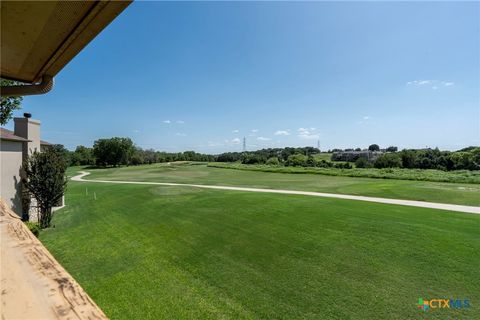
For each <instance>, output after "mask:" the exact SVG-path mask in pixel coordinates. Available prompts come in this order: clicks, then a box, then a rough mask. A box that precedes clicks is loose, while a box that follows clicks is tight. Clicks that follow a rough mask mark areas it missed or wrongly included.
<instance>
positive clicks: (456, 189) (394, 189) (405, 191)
mask: <svg viewBox="0 0 480 320" xmlns="http://www.w3.org/2000/svg"><path fill="white" fill-rule="evenodd" d="M78 170H79V168H70V169H69V172H73V171H78ZM88 171H89V172H91V175H90V176H88V177H87V179H103V180H127V181H154V182H177V183H193V184H211V185H227V186H243V187H253V188H274V189H289V190H304V191H317V192H330V193H340V194H352V195H362V196H372V197H383V198H393V199H407V200H419V201H430V202H439V203H452V204H462V205H473V206H479V205H480V184H461V183H444V182H429V181H410V180H394V179H369V178H356V177H340V176H327V175H320V174H284V173H278V172H262V171H250V170H233V169H223V168H215V167H210V166H207V165H206V164H205V163H196V164H189V163H182V164H170V165H169V164H153V165H143V166H138V167H122V168H109V169H97V170H88Z"/></svg>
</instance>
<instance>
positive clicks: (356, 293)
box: [40, 167, 480, 319]
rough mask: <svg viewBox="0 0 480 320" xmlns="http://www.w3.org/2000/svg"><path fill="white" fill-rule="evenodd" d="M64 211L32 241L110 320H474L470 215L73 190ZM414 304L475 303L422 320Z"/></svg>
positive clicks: (479, 297)
mask: <svg viewBox="0 0 480 320" xmlns="http://www.w3.org/2000/svg"><path fill="white" fill-rule="evenodd" d="M154 168H156V169H154ZM122 170H124V171H125V172H127V173H128V172H132V171H131V170H130V169H121V170H120V171H118V172H117V175H118V176H116V175H108V177H110V178H118V179H120V178H122V179H125V178H126V177H129V176H128V174H122V173H121V172H122ZM151 170H152V173H151V176H150V177H149V178H150V179H153V180H158V179H160V178H159V177H162V175H159V174H158V173H156V172H155V170H157V171H160V172H161V173H163V175H164V176H163V178H164V179H171V178H172V177H174V176H175V175H174V174H173V172H172V173H169V172H170V171H168V170H167V171H163V169H159V168H158V167H152V169H151ZM217 170H222V169H217ZM112 171H116V170H110V172H112ZM180 172H183V173H182V174H183V176H182V175H179V176H182V177H184V178H185V179H186V180H187V181H190V179H192V178H193V177H192V172H189V171H185V172H184V171H180ZM222 172H226V170H222ZM240 173H242V174H244V173H245V172H240ZM168 174H170V176H168ZM235 174H237V172H235ZM197 175H198V176H197V178H198V177H199V176H200V173H197ZM255 175H258V173H255ZM96 176H97V177H99V176H100V173H96ZM212 177H214V175H211V176H210V175H208V174H206V175H205V176H203V178H204V179H206V180H205V181H206V182H207V181H208V179H213V178H212ZM295 177H297V176H295ZM302 177H304V176H302ZM130 178H131V179H133V178H135V179H137V180H144V179H146V177H144V176H140V175H138V176H133V175H132V176H131V177H130ZM327 178H328V177H327ZM246 179H248V178H246ZM265 179H267V178H265V177H261V178H260V182H258V181H257V180H251V183H252V184H255V183H260V184H263V183H264V181H265ZM179 180H181V179H179ZM213 181H215V180H213ZM182 182H183V180H182ZM283 183H285V181H283ZM86 188H88V195H86V192H85V190H86ZM93 193H95V194H96V197H97V200H94V199H93ZM66 203H67V207H66V208H64V209H62V210H61V211H59V212H57V213H56V215H55V217H54V222H53V223H54V224H55V228H51V229H48V230H46V231H43V232H42V234H41V236H40V239H41V241H42V242H43V243H44V244H45V245H46V246H47V247H48V249H49V250H50V251H51V252H52V253H53V255H54V256H55V257H56V258H57V259H58V260H59V261H60V263H62V265H63V266H64V267H65V268H66V269H67V270H68V271H69V272H70V273H71V274H72V275H73V276H74V277H75V279H77V280H78V282H79V283H80V284H81V285H82V286H83V287H84V288H85V289H86V291H87V292H88V293H89V294H90V295H91V297H92V298H93V299H94V300H95V301H96V302H97V303H98V305H99V306H100V307H101V308H102V309H103V310H104V311H105V312H106V314H107V315H108V316H109V317H110V318H112V319H479V318H480V283H479V281H478V279H480V268H479V267H478V266H479V265H480V237H479V230H480V216H478V215H473V214H465V213H457V212H449V211H443V210H433V209H424V208H414V207H404V206H394V205H385V204H376V203H367V202H360V201H349V200H339V199H328V198H315V197H307V196H294V195H277V194H257V193H245V192H233V191H221V190H204V189H195V188H187V187H164V186H143V185H118V184H112V185H110V184H99V183H81V182H70V183H69V186H68V193H67V197H66ZM418 298H425V299H429V298H458V299H470V301H471V304H472V307H471V308H470V309H465V310H451V309H441V310H433V311H429V312H428V313H423V311H421V310H418V309H417V306H416V303H417V301H418Z"/></svg>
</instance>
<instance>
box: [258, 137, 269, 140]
mask: <svg viewBox="0 0 480 320" xmlns="http://www.w3.org/2000/svg"><path fill="white" fill-rule="evenodd" d="M257 140H259V141H269V140H271V139H270V138H267V137H258V138H257Z"/></svg>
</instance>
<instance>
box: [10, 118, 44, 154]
mask: <svg viewBox="0 0 480 320" xmlns="http://www.w3.org/2000/svg"><path fill="white" fill-rule="evenodd" d="M13 121H14V122H15V130H14V131H15V135H16V136H19V137H22V138H25V139H28V140H30V141H29V142H27V143H25V144H24V148H25V150H24V155H25V156H26V155H30V154H32V153H33V152H35V151H38V152H40V151H41V150H40V121H38V120H33V119H27V118H14V119H13Z"/></svg>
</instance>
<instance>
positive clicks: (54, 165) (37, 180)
mask: <svg viewBox="0 0 480 320" xmlns="http://www.w3.org/2000/svg"><path fill="white" fill-rule="evenodd" d="M66 168H67V163H66V162H65V158H64V157H63V156H62V154H61V153H59V151H58V150H56V149H55V148H48V149H47V150H45V151H43V152H34V153H33V154H32V155H31V156H29V157H28V158H27V159H26V160H25V162H24V164H23V170H24V171H25V178H24V179H23V181H22V182H23V185H24V186H25V187H26V188H27V189H28V191H29V193H30V194H31V195H32V196H33V197H34V198H35V200H36V201H37V206H38V208H39V221H38V222H39V224H40V227H41V228H42V229H43V228H48V227H49V226H50V223H51V220H52V216H53V213H52V207H53V206H55V205H56V204H57V203H58V202H59V201H60V199H61V198H62V196H63V194H64V193H65V189H66V187H67V178H66V176H65V170H66Z"/></svg>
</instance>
